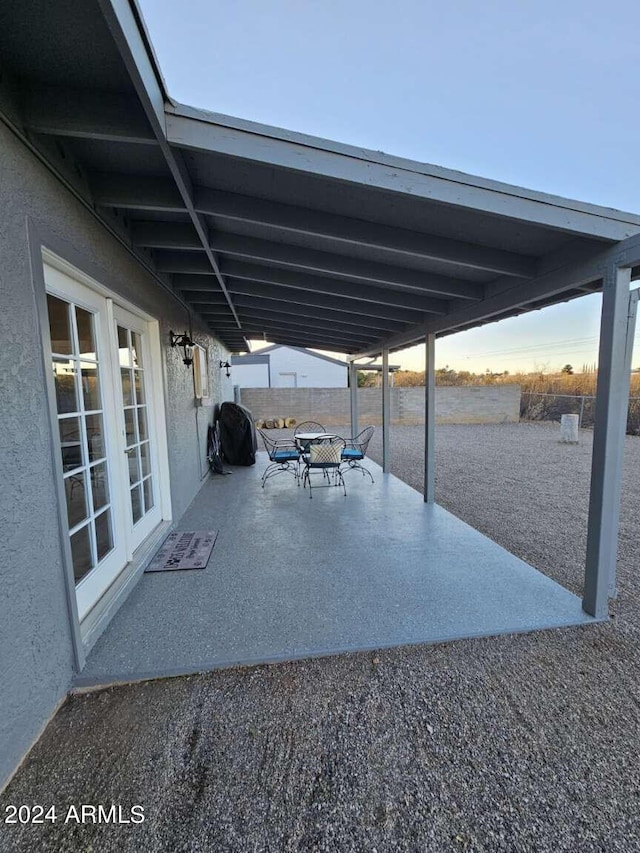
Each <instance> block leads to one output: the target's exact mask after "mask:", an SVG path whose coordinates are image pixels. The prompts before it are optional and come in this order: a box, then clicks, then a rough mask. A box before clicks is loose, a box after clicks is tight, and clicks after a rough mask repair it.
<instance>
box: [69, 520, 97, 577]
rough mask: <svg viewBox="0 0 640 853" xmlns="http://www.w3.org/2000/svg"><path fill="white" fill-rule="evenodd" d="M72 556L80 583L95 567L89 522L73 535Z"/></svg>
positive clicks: (74, 573) (74, 571) (75, 574)
mask: <svg viewBox="0 0 640 853" xmlns="http://www.w3.org/2000/svg"><path fill="white" fill-rule="evenodd" d="M71 557H72V558H73V575H74V577H75V580H76V583H78V581H80V580H82V578H83V577H84V576H85V575H86V574H87V572H90V571H91V569H92V567H93V562H92V558H91V537H90V535H89V525H88V524H87V525H85V527H83V528H82V529H81V530H78V531H77V532H76V533H74V534H73V536H72V537H71Z"/></svg>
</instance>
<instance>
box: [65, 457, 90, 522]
mask: <svg viewBox="0 0 640 853" xmlns="http://www.w3.org/2000/svg"><path fill="white" fill-rule="evenodd" d="M64 491H65V495H66V498H67V519H68V521H69V527H70V528H72V527H75V526H76V524H80V522H81V521H84V519H85V518H86V517H87V515H88V508H87V490H86V483H85V475H84V471H80V472H78V473H77V474H71V476H69V477H66V478H65V481H64Z"/></svg>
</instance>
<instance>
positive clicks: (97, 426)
mask: <svg viewBox="0 0 640 853" xmlns="http://www.w3.org/2000/svg"><path fill="white" fill-rule="evenodd" d="M85 422H86V425H87V444H88V445H89V462H96V461H97V460H98V459H103V458H104V457H105V456H106V451H105V445H104V427H103V424H102V415H87V416H86V418H85Z"/></svg>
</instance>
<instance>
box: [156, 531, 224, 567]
mask: <svg viewBox="0 0 640 853" xmlns="http://www.w3.org/2000/svg"><path fill="white" fill-rule="evenodd" d="M217 535H218V531H217V530H176V531H174V532H173V533H170V534H169V535H168V536H167V538H166V539H165V540H164V542H163V543H162V546H161V548H160V550H159V551H158V553H157V554H156V555H155V557H154V558H153V560H151V562H150V563H149V565H148V566H147V568H146V569H145V572H177V571H181V570H183V569H204V568H206V565H207V563H208V562H209V557H210V556H211V551H212V550H213V546H214V545H215V542H216V537H217Z"/></svg>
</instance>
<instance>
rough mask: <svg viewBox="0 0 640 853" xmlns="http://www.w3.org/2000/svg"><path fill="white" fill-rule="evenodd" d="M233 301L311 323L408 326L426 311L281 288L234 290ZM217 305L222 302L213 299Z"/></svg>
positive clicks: (194, 296)
mask: <svg viewBox="0 0 640 853" xmlns="http://www.w3.org/2000/svg"><path fill="white" fill-rule="evenodd" d="M180 293H181V295H182V297H183V298H184V299H186V300H188V301H189V302H190V303H191V302H194V301H195V302H198V303H200V304H202V303H203V302H204V301H206V299H208V296H207V294H206V291H188V290H181V291H180ZM233 299H234V302H236V304H237V305H238V307H239V308H242V307H243V306H244V307H245V308H247V307H248V308H252V307H256V308H258V309H262V308H265V309H267V310H268V311H273V312H277V313H279V314H282V315H286V314H293V315H295V316H296V317H302V316H304V317H307V318H308V319H309V323H310V324H312V323H313V320H314V319H315V318H318V319H326V320H337V321H338V322H340V321H341V320H344V321H345V322H348V323H351V324H355V325H363V324H364V325H366V324H367V323H368V322H369V320H371V321H374V323H375V324H377V322H378V321H380V322H382V323H384V324H386V323H387V322H388V321H391V322H393V323H402V324H405V325H407V326H409V327H411V324H413V323H415V322H416V319H418V318H422V319H424V317H425V316H426V315H424V314H420V313H419V312H418V313H416V312H414V311H405V310H404V309H402V308H390V307H388V306H382V307H378V306H376V305H367V304H366V303H356V302H353V301H350V302H347V301H345V303H344V304H343V303H337V302H336V300H335V299H332V300H331V302H328V301H326V300H323V299H321V298H318V297H317V296H315V295H314V294H311V293H310V294H305V293H302V292H299V293H295V292H292V293H291V294H290V296H284V295H283V292H282V291H278V293H277V295H276V296H272V295H270V294H267V293H264V292H261V293H256V294H246V295H244V294H237V293H234V294H233ZM212 304H214V305H218V304H220V303H212Z"/></svg>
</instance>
